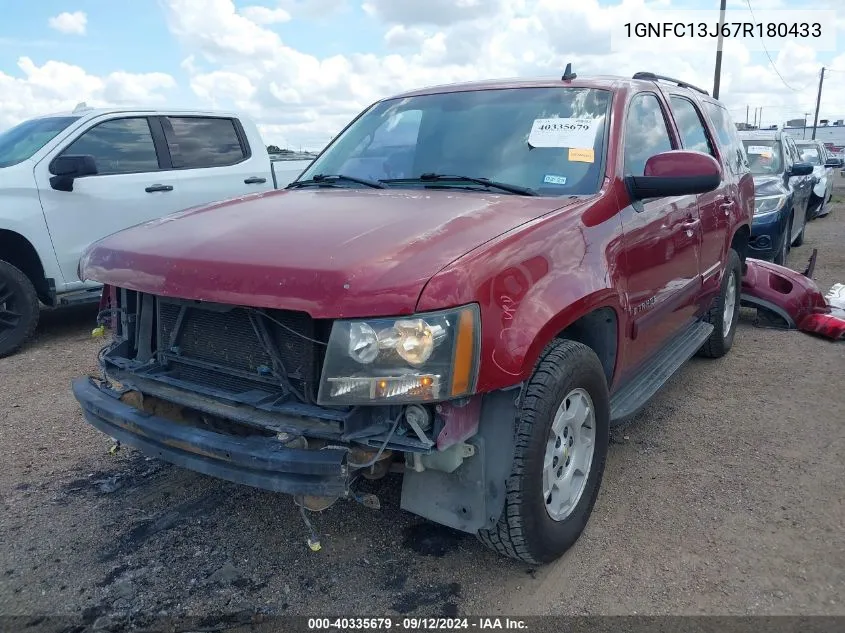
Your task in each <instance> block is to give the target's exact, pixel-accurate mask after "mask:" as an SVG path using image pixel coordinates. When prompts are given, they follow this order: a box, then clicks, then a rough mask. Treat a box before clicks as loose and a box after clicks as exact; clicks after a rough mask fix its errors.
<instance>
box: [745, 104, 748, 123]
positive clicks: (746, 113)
mask: <svg viewBox="0 0 845 633" xmlns="http://www.w3.org/2000/svg"><path fill="white" fill-rule="evenodd" d="M745 127H748V106H747V105H746V106H745Z"/></svg>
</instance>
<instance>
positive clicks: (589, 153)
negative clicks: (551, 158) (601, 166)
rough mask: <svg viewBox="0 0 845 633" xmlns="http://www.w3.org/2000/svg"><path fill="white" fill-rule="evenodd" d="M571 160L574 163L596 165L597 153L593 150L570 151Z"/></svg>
mask: <svg viewBox="0 0 845 633" xmlns="http://www.w3.org/2000/svg"><path fill="white" fill-rule="evenodd" d="M569 160H570V162H573V163H594V162H596V153H595V152H594V151H593V148H590V149H570V150H569Z"/></svg>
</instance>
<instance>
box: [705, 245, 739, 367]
mask: <svg viewBox="0 0 845 633" xmlns="http://www.w3.org/2000/svg"><path fill="white" fill-rule="evenodd" d="M741 288H742V264H741V263H740V260H739V255H738V254H737V252H736V251H735V250H734V249H730V250H728V263H727V265H726V266H725V274H724V275H723V276H722V290H721V292H720V293H719V296H718V297H716V299H715V300H714V301H713V305H712V306H711V307H710V310H708V312H707V314H706V315H705V317H704V321H705V322H707V323H710V324H711V325H712V326H713V333H712V334H710V338H708V339H707V342H705V343H704V345H702V347H701V349H700V350H699V354H700V355H701V356H706V357H708V358H721V357H722V356H724V355H725V354H727V352H728V350H729V349H730V348H731V346H732V345H733V342H734V334H736V326H737V322H738V321H739V298H740V292H741Z"/></svg>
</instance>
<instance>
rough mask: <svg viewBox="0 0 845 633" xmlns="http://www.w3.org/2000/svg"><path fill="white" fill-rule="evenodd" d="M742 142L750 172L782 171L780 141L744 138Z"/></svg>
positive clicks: (767, 172)
mask: <svg viewBox="0 0 845 633" xmlns="http://www.w3.org/2000/svg"><path fill="white" fill-rule="evenodd" d="M742 143H743V145H745V153H746V154H748V162H749V163H750V167H751V173H752V174H761V175H763V174H779V173H781V172H782V171H783V160H782V158H781V155H780V143H778V142H777V141H775V140H768V139H746V140H743V141H742Z"/></svg>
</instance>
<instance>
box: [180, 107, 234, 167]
mask: <svg viewBox="0 0 845 633" xmlns="http://www.w3.org/2000/svg"><path fill="white" fill-rule="evenodd" d="M164 132H165V135H166V137H167V145H168V147H169V148H170V155H171V158H172V160H173V166H174V167H176V168H177V169H178V168H182V169H194V168H203V167H225V166H228V165H235V164H237V163H240V162H241V161H243V160H244V159H246V158H247V152H246V148H245V147H244V145H243V144H242V142H241V138H240V135H239V134H238V130H237V128H236V126H235V121H234V120H233V119H227V118H222V117H194V116H191V117H174V116H171V117H166V118H165V119H164Z"/></svg>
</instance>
